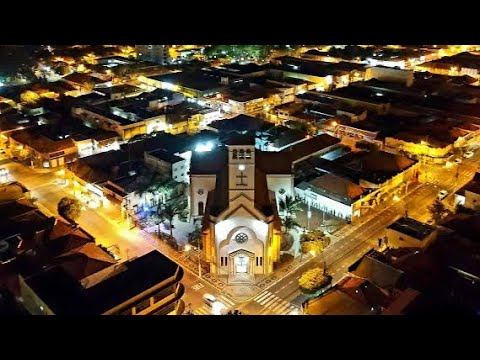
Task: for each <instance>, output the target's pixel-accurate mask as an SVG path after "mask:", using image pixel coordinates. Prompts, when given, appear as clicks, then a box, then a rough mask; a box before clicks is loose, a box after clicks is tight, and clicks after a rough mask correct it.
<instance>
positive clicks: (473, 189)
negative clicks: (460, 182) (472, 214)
mask: <svg viewBox="0 0 480 360" xmlns="http://www.w3.org/2000/svg"><path fill="white" fill-rule="evenodd" d="M457 204H458V205H461V206H463V207H465V208H467V209H472V210H479V209H480V173H478V172H477V173H475V175H474V177H473V179H472V180H470V181H469V182H468V183H467V184H465V185H464V186H463V187H462V188H461V189H460V190H458V191H457V192H456V193H455V205H457Z"/></svg>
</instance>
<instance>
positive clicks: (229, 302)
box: [218, 295, 235, 308]
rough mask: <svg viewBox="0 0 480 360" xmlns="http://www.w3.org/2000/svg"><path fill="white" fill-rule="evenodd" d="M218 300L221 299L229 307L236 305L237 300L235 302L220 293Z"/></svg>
mask: <svg viewBox="0 0 480 360" xmlns="http://www.w3.org/2000/svg"><path fill="white" fill-rule="evenodd" d="M218 300H220V302H222V303H224V305H227V307H228V308H230V307H232V306H235V302H233V301H232V300H230V299H228V298H226V297H225V296H223V295H220V296H219V297H218Z"/></svg>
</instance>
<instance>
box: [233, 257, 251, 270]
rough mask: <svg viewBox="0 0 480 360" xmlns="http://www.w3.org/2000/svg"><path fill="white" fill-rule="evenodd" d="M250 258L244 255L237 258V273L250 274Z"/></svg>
mask: <svg viewBox="0 0 480 360" xmlns="http://www.w3.org/2000/svg"><path fill="white" fill-rule="evenodd" d="M249 260H250V259H249V258H248V257H247V256H245V255H243V254H239V255H237V256H235V273H236V274H246V273H248V265H249Z"/></svg>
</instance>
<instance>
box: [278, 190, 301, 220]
mask: <svg viewBox="0 0 480 360" xmlns="http://www.w3.org/2000/svg"><path fill="white" fill-rule="evenodd" d="M278 204H279V205H280V211H281V212H283V216H285V217H289V216H292V215H295V213H297V212H298V211H303V209H302V208H301V207H300V206H301V204H302V202H301V201H300V200H299V199H295V198H294V197H293V196H290V195H286V196H285V199H280V201H279V202H278Z"/></svg>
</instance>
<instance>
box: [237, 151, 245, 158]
mask: <svg viewBox="0 0 480 360" xmlns="http://www.w3.org/2000/svg"><path fill="white" fill-rule="evenodd" d="M238 158H239V159H245V150H243V149H241V150H239V151H238Z"/></svg>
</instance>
